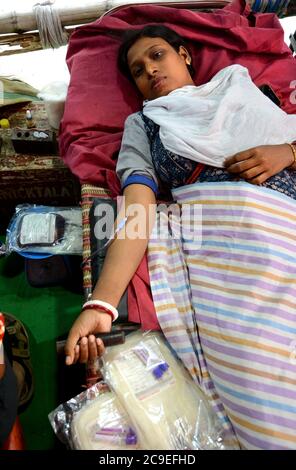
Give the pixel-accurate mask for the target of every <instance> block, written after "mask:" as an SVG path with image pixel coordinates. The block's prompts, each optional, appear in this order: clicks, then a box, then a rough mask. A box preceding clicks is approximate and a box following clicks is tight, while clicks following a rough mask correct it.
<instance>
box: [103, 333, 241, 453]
mask: <svg viewBox="0 0 296 470" xmlns="http://www.w3.org/2000/svg"><path fill="white" fill-rule="evenodd" d="M103 361H104V367H103V374H104V377H105V380H106V381H107V383H108V384H109V385H110V387H111V389H112V390H113V391H114V393H115V394H116V396H117V397H118V399H119V400H120V402H121V404H122V406H123V407H124V408H125V410H126V412H127V413H128V415H129V417H130V419H131V422H132V427H133V429H134V431H135V433H136V434H137V436H138V439H139V441H140V442H141V446H142V448H144V449H154V450H156V449H167V450H172V449H174V450H179V449H189V450H191V449H192V450H194V449H195V450H206V449H219V450H224V449H235V448H237V447H236V446H235V444H233V443H232V442H230V441H228V437H229V436H227V435H226V431H225V430H224V428H223V427H222V424H221V422H220V420H219V419H218V417H217V416H216V415H215V413H214V411H213V409H212V407H211V406H210V404H209V402H208V399H207V398H206V396H205V395H204V393H203V392H202V391H201V390H200V388H199V387H198V386H197V385H196V384H195V383H194V382H193V380H192V378H191V377H190V375H189V374H188V373H187V371H186V370H185V368H184V367H183V365H182V364H181V362H180V361H179V360H177V359H176V358H175V357H174V356H173V354H172V352H171V350H170V349H169V348H168V346H167V343H166V342H165V340H164V338H163V336H162V335H161V334H159V333H156V332H151V333H148V334H143V333H141V332H135V333H132V334H131V335H129V336H128V337H127V340H126V342H125V344H123V345H119V346H115V347H112V348H108V349H107V352H106V353H105V355H104V356H103Z"/></svg>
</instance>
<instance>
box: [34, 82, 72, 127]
mask: <svg viewBox="0 0 296 470" xmlns="http://www.w3.org/2000/svg"><path fill="white" fill-rule="evenodd" d="M67 91H68V84H67V83H66V82H51V83H48V84H47V85H46V86H45V87H44V88H42V90H40V92H39V93H38V95H37V96H38V98H40V99H42V100H43V101H44V104H45V109H46V113H47V117H48V122H49V125H50V126H51V127H53V128H54V129H58V128H59V126H60V122H61V119H62V117H63V114H64V107H65V101H66V96H67Z"/></svg>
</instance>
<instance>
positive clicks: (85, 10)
mask: <svg viewBox="0 0 296 470" xmlns="http://www.w3.org/2000/svg"><path fill="white" fill-rule="evenodd" d="M24 3H25V2H24ZM36 3H37V2H36ZM111 3H112V2H111ZM81 4H82V5H83V6H82V5H80V6H78V5H75V4H72V5H71V2H69V5H68V6H60V7H59V6H58V4H57V5H53V8H54V9H55V10H56V11H57V13H58V14H59V16H60V18H61V23H62V25H63V26H73V25H78V24H84V23H90V22H91V21H95V20H96V19H98V18H99V17H100V16H101V15H102V14H103V13H104V12H105V11H106V9H107V8H110V7H109V6H108V5H110V3H109V2H108V1H107V0H86V1H84V2H81ZM111 7H112V5H111ZM37 29H38V28H37V23H36V18H35V13H34V10H33V8H32V7H31V8H30V7H26V6H23V7H22V9H19V10H18V11H14V10H12V11H10V12H1V11H0V34H9V33H25V32H27V31H36V30H37Z"/></svg>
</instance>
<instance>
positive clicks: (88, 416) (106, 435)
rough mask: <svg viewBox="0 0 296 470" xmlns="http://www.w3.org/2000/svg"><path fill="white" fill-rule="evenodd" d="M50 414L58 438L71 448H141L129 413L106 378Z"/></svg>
mask: <svg viewBox="0 0 296 470" xmlns="http://www.w3.org/2000/svg"><path fill="white" fill-rule="evenodd" d="M48 418H49V421H50V423H51V425H52V428H53V430H54V432H55V433H56V435H57V436H58V438H59V439H60V440H61V441H62V442H63V443H64V444H66V445H67V446H68V447H69V448H71V449H79V450H136V449H139V448H140V447H139V442H138V438H137V435H136V433H135V432H134V430H133V428H132V425H131V423H130V420H129V417H128V415H127V414H126V412H125V410H124V408H123V407H122V406H121V404H120V402H119V400H118V399H117V397H116V396H115V394H114V393H113V392H112V391H110V390H109V388H108V386H107V385H106V384H105V383H103V382H99V383H97V384H95V385H93V386H92V387H90V388H89V389H87V390H85V391H84V392H82V393H80V394H79V395H77V396H76V397H74V398H72V399H71V400H69V401H67V402H66V403H63V404H61V405H59V406H58V407H57V408H56V409H55V410H54V411H52V412H51V413H50V414H49V415H48Z"/></svg>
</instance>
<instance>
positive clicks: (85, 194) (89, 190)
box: [81, 184, 111, 300]
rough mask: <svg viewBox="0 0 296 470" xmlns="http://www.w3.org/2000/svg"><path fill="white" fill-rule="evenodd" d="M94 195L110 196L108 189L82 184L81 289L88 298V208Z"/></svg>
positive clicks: (89, 261)
mask: <svg viewBox="0 0 296 470" xmlns="http://www.w3.org/2000/svg"><path fill="white" fill-rule="evenodd" d="M96 197H99V198H103V197H105V198H110V197H111V195H110V191H109V190H108V189H105V188H99V187H97V186H93V185H91V184H83V185H82V187H81V210H82V245H83V254H82V260H83V263H82V265H83V291H84V297H85V299H86V300H88V297H89V295H90V294H91V293H92V277H91V260H90V259H89V257H90V255H91V245H90V221H89V210H90V208H91V206H92V203H93V201H94V199H95V198H96Z"/></svg>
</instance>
